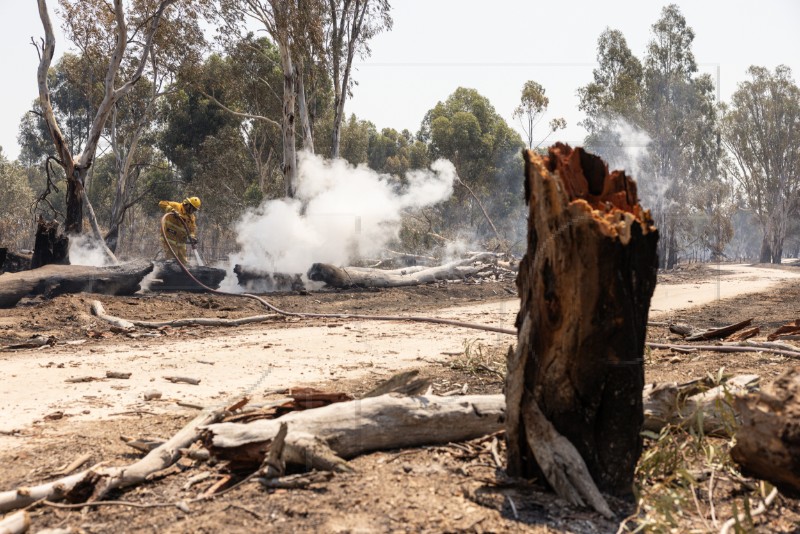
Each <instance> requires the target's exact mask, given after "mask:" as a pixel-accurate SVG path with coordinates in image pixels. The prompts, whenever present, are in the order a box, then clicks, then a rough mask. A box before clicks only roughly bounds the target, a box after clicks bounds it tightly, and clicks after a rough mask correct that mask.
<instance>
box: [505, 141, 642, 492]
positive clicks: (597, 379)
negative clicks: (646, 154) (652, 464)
mask: <svg viewBox="0 0 800 534" xmlns="http://www.w3.org/2000/svg"><path fill="white" fill-rule="evenodd" d="M523 155H524V159H525V174H526V179H525V200H526V203H527V204H528V206H529V212H528V250H527V252H526V254H525V257H524V258H523V260H522V262H521V264H520V268H519V276H518V278H517V288H518V293H519V295H520V297H521V307H520V312H519V314H518V316H517V327H518V329H519V337H518V349H519V350H518V351H516V352H515V351H509V356H508V374H507V378H506V399H507V409H508V417H507V423H506V440H507V444H508V453H507V461H508V472H509V474H511V475H515V476H527V477H536V478H541V476H542V474H546V472H544V467H545V466H542V465H539V464H538V462H537V460H536V454H535V452H534V451H533V450H532V447H531V443H533V442H534V441H535V440H532V439H531V437H530V436H529V430H530V429H528V428H527V422H526V417H527V416H526V413H528V412H535V411H536V410H541V412H542V413H543V414H544V417H545V418H546V419H547V420H548V421H550V423H552V425H553V427H554V429H555V430H556V431H557V432H558V433H560V434H561V435H563V436H564V437H565V438H567V439H568V440H569V441H570V442H571V443H572V444H573V445H574V446H575V447H576V448H577V450H578V451H579V453H580V455H581V457H582V458H583V460H584V461H585V463H586V466H587V468H588V472H589V473H590V474H591V478H592V479H593V480H594V482H595V483H596V484H597V486H598V487H599V489H600V490H602V491H603V492H607V493H611V494H613V495H616V496H620V497H624V498H629V497H631V496H632V494H633V493H632V492H633V476H634V470H635V468H636V464H637V461H638V459H639V456H640V454H641V448H642V438H641V435H640V430H641V426H642V423H643V416H642V389H643V387H644V360H643V353H644V343H645V334H646V332H645V331H646V327H647V315H648V310H649V306H650V298H651V296H652V293H653V290H654V289H655V284H656V271H657V266H658V258H657V253H656V245H657V241H658V232H657V230H656V229H655V227H654V225H653V222H652V219H651V218H650V214H649V212H647V211H645V210H644V209H643V208H642V207H641V206H640V205H639V204H638V198H637V194H636V183H635V182H634V181H633V180H631V179H630V178H629V177H627V176H626V175H625V173H624V172H622V171H614V172H613V173H610V174H609V172H608V168H607V166H606V164H605V163H604V162H603V161H602V160H601V159H600V158H598V157H596V156H593V155H591V154H588V153H586V152H585V151H584V150H583V149H581V148H576V149H574V150H573V149H572V148H570V147H569V146H567V145H563V144H560V143H559V144H556V145H555V146H553V147H551V148H550V149H549V151H548V155H547V156H540V155H538V154H536V153H535V152H532V151H525V152H524V153H523ZM564 476H566V474H565V475H564ZM589 482H591V480H589Z"/></svg>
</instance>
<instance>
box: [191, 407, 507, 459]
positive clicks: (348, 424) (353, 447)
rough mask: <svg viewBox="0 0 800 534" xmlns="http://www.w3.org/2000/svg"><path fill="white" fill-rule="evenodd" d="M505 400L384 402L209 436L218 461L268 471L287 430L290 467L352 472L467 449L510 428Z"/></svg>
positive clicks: (227, 427)
mask: <svg viewBox="0 0 800 534" xmlns="http://www.w3.org/2000/svg"><path fill="white" fill-rule="evenodd" d="M504 404H505V403H504V399H503V396H502V395H471V396H464V397H438V396H434V395H431V396H420V397H401V396H396V395H391V394H390V395H381V396H379V397H371V398H366V399H360V400H355V401H350V402H339V403H335V404H331V405H329V406H325V407H323V408H317V409H313V410H304V411H297V412H292V413H289V414H287V415H285V416H283V417H281V418H279V419H272V420H270V419H260V420H258V421H254V422H252V423H247V424H243V423H219V424H215V425H210V426H209V427H208V428H207V429H206V432H207V433H206V436H205V441H206V445H207V446H208V448H209V449H210V450H211V451H212V453H213V454H215V455H217V456H218V457H220V458H223V459H235V460H236V461H237V463H243V462H245V461H249V462H250V463H251V464H252V465H253V467H254V468H257V467H258V466H260V465H261V464H262V463H263V461H264V458H265V457H266V454H267V452H268V449H269V444H270V442H271V441H272V440H273V439H274V438H275V436H276V435H277V433H278V430H279V428H280V425H281V423H286V425H287V427H288V431H287V435H286V438H285V448H284V458H283V460H284V461H286V462H287V463H289V464H295V465H302V466H307V467H309V468H310V467H317V468H320V469H325V470H342V469H347V464H346V463H345V462H344V460H346V459H349V458H353V457H355V456H358V455H359V454H363V453H366V452H371V451H375V450H381V449H397V448H403V447H416V446H420V445H433V444H440V443H449V442H457V441H464V440H468V439H473V438H477V437H480V436H484V435H487V434H491V433H492V432H496V431H497V430H500V429H501V428H502V421H503V415H504Z"/></svg>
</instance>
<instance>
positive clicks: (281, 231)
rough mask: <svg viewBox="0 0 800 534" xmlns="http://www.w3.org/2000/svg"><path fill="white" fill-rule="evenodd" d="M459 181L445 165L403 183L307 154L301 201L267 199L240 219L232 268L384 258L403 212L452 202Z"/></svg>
mask: <svg viewBox="0 0 800 534" xmlns="http://www.w3.org/2000/svg"><path fill="white" fill-rule="evenodd" d="M455 179H456V171H455V167H454V166H453V164H452V163H450V162H449V161H446V160H438V161H436V162H434V163H433V165H431V169H430V170H414V171H409V172H408V173H407V174H406V176H405V177H404V178H403V179H401V178H398V177H394V176H390V175H386V174H379V173H377V172H375V171H373V170H371V169H369V168H368V167H366V166H365V165H359V166H357V167H354V166H352V165H350V164H349V163H347V162H346V161H345V160H342V159H337V160H326V159H324V158H321V157H319V156H316V155H313V154H309V153H301V155H300V157H299V160H298V183H297V193H296V198H294V199H281V200H268V201H265V202H263V203H262V204H261V205H260V206H259V207H258V208H256V209H253V210H249V211H247V212H246V213H245V214H244V215H243V216H242V218H241V219H240V220H239V222H238V224H237V225H236V234H237V241H238V244H239V248H240V252H239V253H238V254H235V255H234V256H233V257H232V258H231V259H232V264H236V263H238V264H240V265H242V266H244V267H246V268H247V269H248V270H253V271H261V272H282V273H305V272H306V271H307V270H308V268H309V267H310V266H311V264H312V263H314V262H325V263H332V264H336V265H342V264H346V263H348V262H349V261H350V260H352V259H354V258H357V257H367V258H369V257H379V256H380V255H381V252H382V250H383V249H385V248H386V245H387V243H388V242H389V241H390V240H392V239H393V238H396V237H397V234H398V230H399V228H400V222H401V217H402V215H403V213H404V212H405V211H407V210H413V209H417V208H422V207H426V206H431V205H434V204H436V203H438V202H441V201H443V200H446V199H447V198H449V197H450V195H451V194H452V192H453V182H454V180H455Z"/></svg>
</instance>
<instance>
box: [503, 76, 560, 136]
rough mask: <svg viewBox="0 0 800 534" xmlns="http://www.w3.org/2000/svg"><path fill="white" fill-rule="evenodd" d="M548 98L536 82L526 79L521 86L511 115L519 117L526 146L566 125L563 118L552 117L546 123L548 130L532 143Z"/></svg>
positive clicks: (545, 109)
mask: <svg viewBox="0 0 800 534" xmlns="http://www.w3.org/2000/svg"><path fill="white" fill-rule="evenodd" d="M549 104H550V99H549V98H547V96H545V89H544V87H542V85H541V84H540V83H538V82H535V81H533V80H528V81H527V82H525V85H524V86H523V87H522V97H521V100H520V104H519V106H517V107H516V109H514V113H513V117H514V118H516V119H519V122H520V125H521V126H522V131H523V132H524V133H525V137H526V140H527V141H528V148H529V149H533V148H535V147H537V146H539V145H541V144H542V143H543V142H544V141H545V140H546V139H547V138H548V137H549V136H550V134H552V133H553V132H556V131H558V130H561V129H563V128H566V127H567V121H566V120H565V119H563V118H556V119H552V120H551V121H550V123H549V124H548V126H549V128H550V132H549V133H548V134H547V135H546V136H545V137H544V139H542V140H541V141H539V142H538V143H536V144H534V142H533V141H534V129H535V128H536V126H537V125H538V124H539V122H540V121H541V119H542V117H543V115H544V113H545V111H547V106H548V105H549Z"/></svg>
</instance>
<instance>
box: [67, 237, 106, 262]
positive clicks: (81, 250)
mask: <svg viewBox="0 0 800 534" xmlns="http://www.w3.org/2000/svg"><path fill="white" fill-rule="evenodd" d="M69 262H70V263H71V264H72V265H88V266H91V267H105V266H107V265H111V262H110V261H109V258H108V256H106V254H105V252H103V247H102V245H101V244H100V243H98V242H97V240H95V239H94V238H93V237H90V236H87V235H79V236H74V237H73V236H70V238H69Z"/></svg>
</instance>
